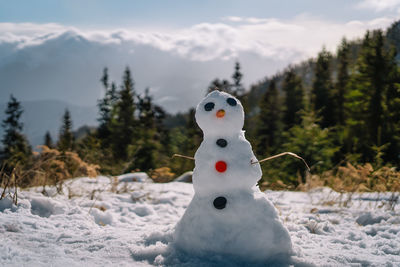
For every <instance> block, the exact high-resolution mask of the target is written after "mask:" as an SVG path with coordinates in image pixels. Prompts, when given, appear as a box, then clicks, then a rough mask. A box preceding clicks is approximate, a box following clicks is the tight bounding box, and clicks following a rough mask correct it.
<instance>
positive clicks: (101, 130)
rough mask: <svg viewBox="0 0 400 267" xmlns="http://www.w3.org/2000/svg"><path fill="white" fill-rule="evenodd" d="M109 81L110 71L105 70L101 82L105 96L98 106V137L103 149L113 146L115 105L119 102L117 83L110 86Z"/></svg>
mask: <svg viewBox="0 0 400 267" xmlns="http://www.w3.org/2000/svg"><path fill="white" fill-rule="evenodd" d="M108 80H109V79H108V69H107V68H104V70H103V76H102V78H101V80H100V81H101V82H102V84H103V87H104V90H105V95H104V98H103V99H101V100H99V101H98V104H97V106H98V108H99V114H100V117H99V118H98V121H99V127H98V129H97V137H98V138H100V140H101V144H102V147H103V148H107V147H109V146H110V144H111V140H110V139H111V123H112V118H113V112H114V107H115V103H116V102H117V100H118V96H117V89H116V86H115V83H114V82H112V83H111V86H110V85H109V82H108Z"/></svg>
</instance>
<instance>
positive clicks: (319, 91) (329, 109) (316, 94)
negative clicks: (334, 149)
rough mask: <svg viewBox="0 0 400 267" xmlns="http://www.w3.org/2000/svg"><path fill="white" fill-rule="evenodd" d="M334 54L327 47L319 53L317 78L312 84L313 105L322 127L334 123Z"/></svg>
mask: <svg viewBox="0 0 400 267" xmlns="http://www.w3.org/2000/svg"><path fill="white" fill-rule="evenodd" d="M331 59H332V55H331V53H330V52H328V51H327V50H326V49H325V47H324V48H323V49H322V51H321V52H320V53H319V54H318V58H317V62H316V64H315V78H314V82H313V85H312V91H311V93H312V97H311V99H312V106H313V107H314V110H315V111H317V112H319V114H320V116H321V122H320V125H321V127H322V128H325V127H329V126H332V125H334V121H333V103H332V89H333V85H332V79H331V66H330V64H331Z"/></svg>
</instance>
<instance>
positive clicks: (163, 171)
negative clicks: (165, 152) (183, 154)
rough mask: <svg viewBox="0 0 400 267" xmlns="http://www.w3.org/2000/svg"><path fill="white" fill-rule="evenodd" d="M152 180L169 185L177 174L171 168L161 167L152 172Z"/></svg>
mask: <svg viewBox="0 0 400 267" xmlns="http://www.w3.org/2000/svg"><path fill="white" fill-rule="evenodd" d="M150 178H151V179H152V180H153V181H154V182H155V183H168V182H171V181H172V180H174V179H175V173H173V172H172V171H171V169H170V168H169V167H161V168H158V169H155V170H153V171H151V172H150Z"/></svg>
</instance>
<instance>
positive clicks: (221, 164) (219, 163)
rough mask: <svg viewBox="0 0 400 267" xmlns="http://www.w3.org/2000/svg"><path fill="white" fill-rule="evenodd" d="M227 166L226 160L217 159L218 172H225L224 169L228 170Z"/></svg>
mask: <svg viewBox="0 0 400 267" xmlns="http://www.w3.org/2000/svg"><path fill="white" fill-rule="evenodd" d="M226 167H227V165H226V162H225V161H217V163H215V169H216V170H217V171H218V172H224V171H226Z"/></svg>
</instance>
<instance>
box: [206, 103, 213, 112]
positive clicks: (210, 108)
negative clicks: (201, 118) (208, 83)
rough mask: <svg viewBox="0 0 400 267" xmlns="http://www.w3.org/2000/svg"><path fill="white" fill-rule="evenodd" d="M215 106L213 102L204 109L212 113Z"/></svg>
mask: <svg viewBox="0 0 400 267" xmlns="http://www.w3.org/2000/svg"><path fill="white" fill-rule="evenodd" d="M214 106H215V104H214V103H213V102H208V103H207V104H205V105H204V109H205V110H206V111H211V110H213V108H214Z"/></svg>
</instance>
